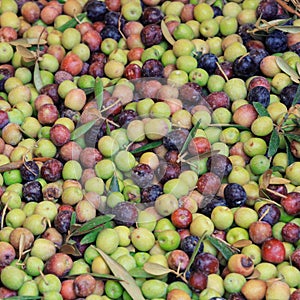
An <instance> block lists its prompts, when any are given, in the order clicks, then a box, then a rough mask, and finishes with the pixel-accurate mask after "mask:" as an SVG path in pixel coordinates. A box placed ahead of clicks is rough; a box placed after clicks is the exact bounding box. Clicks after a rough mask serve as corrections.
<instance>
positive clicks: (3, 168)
mask: <svg viewBox="0 0 300 300" xmlns="http://www.w3.org/2000/svg"><path fill="white" fill-rule="evenodd" d="M22 165H23V161H21V160H20V161H14V162H10V163H7V164H4V165H2V166H0V173H3V172H6V171H11V170H15V169H19V168H20V167H21V166H22Z"/></svg>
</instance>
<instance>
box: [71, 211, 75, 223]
mask: <svg viewBox="0 0 300 300" xmlns="http://www.w3.org/2000/svg"><path fill="white" fill-rule="evenodd" d="M75 223H76V212H75V211H73V212H72V215H71V221H70V226H72V225H75Z"/></svg>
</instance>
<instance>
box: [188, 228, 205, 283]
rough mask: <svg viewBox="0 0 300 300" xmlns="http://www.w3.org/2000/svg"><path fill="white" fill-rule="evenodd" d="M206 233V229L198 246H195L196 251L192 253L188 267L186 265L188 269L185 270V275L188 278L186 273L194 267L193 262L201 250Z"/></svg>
mask: <svg viewBox="0 0 300 300" xmlns="http://www.w3.org/2000/svg"><path fill="white" fill-rule="evenodd" d="M206 233H207V231H206V230H205V231H204V233H203V235H202V236H201V238H200V239H199V241H198V242H197V245H196V247H195V248H194V251H193V253H192V256H191V259H190V261H189V263H188V265H187V267H186V269H185V271H184V273H183V277H184V278H186V274H187V273H188V272H189V271H190V268H191V267H192V265H193V263H194V261H195V258H196V256H197V254H198V252H199V249H200V246H201V244H202V242H203V240H204V239H205V238H206Z"/></svg>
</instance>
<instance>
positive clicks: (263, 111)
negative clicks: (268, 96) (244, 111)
mask: <svg viewBox="0 0 300 300" xmlns="http://www.w3.org/2000/svg"><path fill="white" fill-rule="evenodd" d="M252 105H253V106H254V108H255V110H256V111H257V113H258V114H259V115H260V116H261V117H263V116H264V117H270V115H269V113H268V111H267V110H266V108H265V107H264V106H263V105H262V104H261V103H259V102H253V103H252Z"/></svg>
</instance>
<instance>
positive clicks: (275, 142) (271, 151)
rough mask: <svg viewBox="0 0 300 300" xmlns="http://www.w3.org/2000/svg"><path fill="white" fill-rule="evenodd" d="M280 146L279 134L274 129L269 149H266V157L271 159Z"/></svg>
mask: <svg viewBox="0 0 300 300" xmlns="http://www.w3.org/2000/svg"><path fill="white" fill-rule="evenodd" d="M279 144H280V138H279V134H278V132H277V130H276V128H274V129H273V131H272V134H271V138H270V142H269V148H268V157H272V156H273V155H275V154H276V152H277V150H278V148H279Z"/></svg>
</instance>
